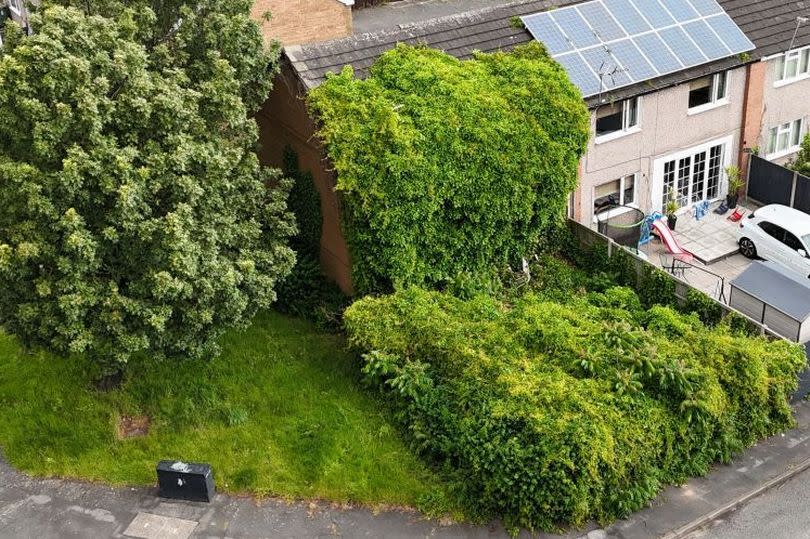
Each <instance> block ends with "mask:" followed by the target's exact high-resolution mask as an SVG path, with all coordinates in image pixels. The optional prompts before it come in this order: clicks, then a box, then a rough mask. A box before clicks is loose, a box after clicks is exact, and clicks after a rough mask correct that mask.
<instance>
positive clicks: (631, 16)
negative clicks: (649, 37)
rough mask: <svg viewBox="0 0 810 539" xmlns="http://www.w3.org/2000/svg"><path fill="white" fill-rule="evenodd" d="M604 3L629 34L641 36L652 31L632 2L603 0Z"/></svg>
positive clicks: (628, 0)
mask: <svg viewBox="0 0 810 539" xmlns="http://www.w3.org/2000/svg"><path fill="white" fill-rule="evenodd" d="M602 3H603V4H604V5H605V7H606V8H607V9H608V11H610V12H611V13H612V14H613V16H614V17H615V18H616V20H617V21H618V22H619V24H621V25H622V26H623V27H624V29H625V30H626V31H627V33H628V34H630V35H633V34H640V33H642V32H647V31H648V30H651V29H652V27H651V26H650V25H649V23H648V22H647V21H646V19H644V17H642V16H641V13H639V12H638V10H637V9H636V7H635V6H634V5H633V4H631V3H630V0H602Z"/></svg>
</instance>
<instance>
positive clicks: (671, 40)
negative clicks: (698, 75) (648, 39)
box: [658, 26, 706, 67]
mask: <svg viewBox="0 0 810 539" xmlns="http://www.w3.org/2000/svg"><path fill="white" fill-rule="evenodd" d="M658 34H659V35H660V36H661V38H662V39H663V40H664V43H666V44H667V45H669V48H670V49H671V50H672V52H673V53H674V54H675V56H677V57H678V60H680V61H681V63H682V64H683V65H684V67H692V66H696V65H700V64H703V63H706V56H705V55H704V54H703V53H702V52H701V51H700V49H699V48H698V47H697V45H695V42H694V41H692V40H691V39H689V36H688V35H686V32H684V31H683V28H681V27H680V26H672V27H670V28H664V29H663V30H661V31H659V32H658Z"/></svg>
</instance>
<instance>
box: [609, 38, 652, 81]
mask: <svg viewBox="0 0 810 539" xmlns="http://www.w3.org/2000/svg"><path fill="white" fill-rule="evenodd" d="M610 49H611V50H612V51H613V55H614V56H615V57H616V59H617V60H618V61H619V62H620V63H621V65H622V66H624V68H625V69H626V70H627V74H628V75H629V76H630V78H631V79H633V80H648V79H652V78H654V77H656V76H658V71H656V69H655V68H654V67H653V66H652V65H651V64H650V62H649V61H648V60H647V59H646V58H645V57H644V55H643V54H641V51H640V50H638V47H637V46H636V44H635V43H633V40H631V39H623V40H621V41H617V42H616V43H614V44H613V45H611V46H610Z"/></svg>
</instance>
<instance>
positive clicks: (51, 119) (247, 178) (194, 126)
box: [0, 0, 295, 367]
mask: <svg viewBox="0 0 810 539" xmlns="http://www.w3.org/2000/svg"><path fill="white" fill-rule="evenodd" d="M69 4H70V3H69V2H62V3H61V5H60V4H57V3H54V2H51V3H48V2H46V3H45V5H44V6H43V8H42V9H40V10H39V12H38V13H37V14H36V15H35V16H34V18H33V20H32V23H33V27H34V29H35V32H34V34H33V35H32V36H30V37H26V36H24V35H23V33H22V31H21V30H20V29H19V28H15V27H14V26H13V25H12V26H11V27H10V28H9V29H8V31H7V34H6V43H5V48H4V49H3V50H2V52H0V207H2V212H0V321H2V324H3V325H4V327H5V328H6V329H7V330H8V331H11V332H13V333H14V334H16V335H18V336H19V337H20V338H21V339H23V341H25V342H26V343H28V344H38V345H44V346H46V347H49V348H51V349H55V350H57V351H59V352H62V353H84V354H89V355H91V356H93V357H95V358H97V359H99V360H100V361H102V362H103V363H104V364H105V365H107V366H112V367H117V366H118V365H120V364H121V363H123V362H125V361H126V360H127V359H128V358H129V357H130V356H131V355H132V354H136V353H142V352H143V353H150V354H155V355H166V356H172V357H205V356H210V355H212V354H214V353H216V351H217V347H216V341H217V337H218V336H219V335H220V334H221V332H222V331H223V330H224V329H225V328H227V327H230V326H239V325H244V324H246V323H247V322H248V321H249V319H250V318H251V317H252V315H253V314H254V313H255V312H256V310H257V309H259V308H262V307H264V306H267V305H269V304H270V303H271V302H272V301H273V300H274V299H275V293H274V288H275V287H276V284H277V283H278V282H279V280H280V279H282V278H284V277H285V276H286V275H287V274H288V273H289V271H290V268H291V267H292V265H293V262H294V254H293V252H292V251H291V250H290V248H289V247H288V246H287V240H288V238H289V237H290V235H291V234H292V233H293V232H294V229H295V225H294V222H293V219H292V217H291V215H290V214H289V213H288V212H287V209H286V197H287V192H288V190H289V185H288V182H286V181H285V180H282V179H280V177H279V175H278V173H277V172H275V171H271V170H268V169H265V168H263V167H261V166H260V164H259V162H258V160H257V157H256V154H255V146H256V143H257V139H258V130H257V127H256V124H255V121H253V120H252V119H250V113H252V112H254V111H255V109H257V107H258V106H259V105H260V103H261V101H262V100H263V98H264V97H265V96H266V94H267V92H268V90H269V87H270V77H271V75H272V70H271V69H270V68H269V67H268V66H269V65H271V64H272V62H273V60H274V59H275V56H274V55H275V53H274V51H272V50H271V51H267V50H265V49H264V46H263V44H262V40H261V36H260V33H259V31H258V28H257V27H256V25H255V23H253V22H252V21H251V20H250V18H249V15H248V14H249V8H250V3H249V2H248V1H243V0H222V1H218V2H213V1H210V2H209V1H206V0H202V1H200V2H195V3H194V4H191V3H189V5H186V3H185V2H179V1H174V2H171V1H168V2H159V1H157V0H156V1H155V2H154V3H151V2H138V1H136V2H114V1H106V2H104V1H100V2H81V3H75V4H76V6H70V5H69Z"/></svg>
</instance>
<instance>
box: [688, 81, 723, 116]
mask: <svg viewBox="0 0 810 539" xmlns="http://www.w3.org/2000/svg"><path fill="white" fill-rule="evenodd" d="M720 77H725V79H726V85H725V87H724V89H725V94H724V95H723V96H722V97H721V96H720V95H718V94H719V92H720V80H721V79H720ZM730 86H731V71H722V72H720V73H715V74H714V75H712V89H711V100H710V101H709V102H708V103H706V104H703V105H698V106H697V107H692V108H690V109H688V110H687V115H689V116H691V115H693V114H700V113H701V112H706V111H707V110H712V109H716V108H718V107H724V106H726V105H728V104H729V103H730V102H731V101H730V99H729V97H728V94H729V90H730Z"/></svg>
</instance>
